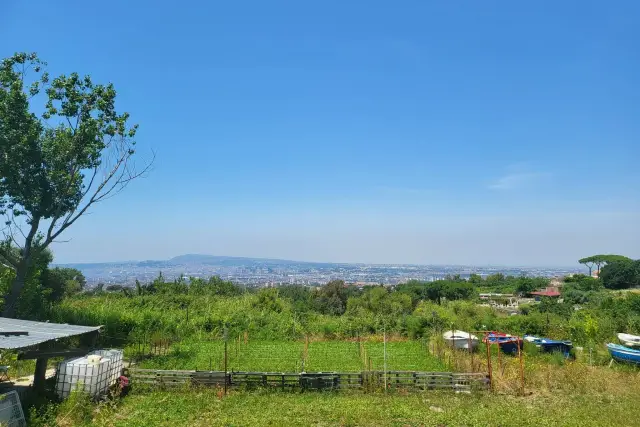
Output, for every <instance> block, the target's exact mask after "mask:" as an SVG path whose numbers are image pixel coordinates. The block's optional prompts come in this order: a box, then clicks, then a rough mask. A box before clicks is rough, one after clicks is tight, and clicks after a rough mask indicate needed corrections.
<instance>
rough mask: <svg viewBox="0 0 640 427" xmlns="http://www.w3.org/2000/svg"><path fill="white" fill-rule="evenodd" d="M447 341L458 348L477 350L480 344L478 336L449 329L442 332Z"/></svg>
mask: <svg viewBox="0 0 640 427" xmlns="http://www.w3.org/2000/svg"><path fill="white" fill-rule="evenodd" d="M442 338H444V340H445V342H446V343H447V344H448V345H450V346H451V347H453V348H456V349H458V350H471V351H473V350H475V348H476V347H477V346H478V342H479V340H478V337H476V336H475V335H471V334H470V333H468V332H464V331H447V332H445V333H444V334H442Z"/></svg>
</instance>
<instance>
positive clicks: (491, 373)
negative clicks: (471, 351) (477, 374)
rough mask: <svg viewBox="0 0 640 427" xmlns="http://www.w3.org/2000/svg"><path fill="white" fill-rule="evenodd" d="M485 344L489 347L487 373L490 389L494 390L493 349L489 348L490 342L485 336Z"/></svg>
mask: <svg viewBox="0 0 640 427" xmlns="http://www.w3.org/2000/svg"><path fill="white" fill-rule="evenodd" d="M485 344H486V345H487V371H489V388H491V390H493V372H492V371H491V349H490V348H489V340H488V339H487V337H486V336H485Z"/></svg>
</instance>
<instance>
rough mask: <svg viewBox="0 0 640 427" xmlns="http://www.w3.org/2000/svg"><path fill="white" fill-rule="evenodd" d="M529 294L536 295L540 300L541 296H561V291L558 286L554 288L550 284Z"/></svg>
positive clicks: (537, 299)
mask: <svg viewBox="0 0 640 427" xmlns="http://www.w3.org/2000/svg"><path fill="white" fill-rule="evenodd" d="M529 295H531V296H532V297H534V298H535V299H536V301H540V298H542V297H552V298H557V297H559V296H560V291H559V290H558V288H554V287H551V286H550V287H547V288H545V289H543V290H541V291H535V292H530V293H529Z"/></svg>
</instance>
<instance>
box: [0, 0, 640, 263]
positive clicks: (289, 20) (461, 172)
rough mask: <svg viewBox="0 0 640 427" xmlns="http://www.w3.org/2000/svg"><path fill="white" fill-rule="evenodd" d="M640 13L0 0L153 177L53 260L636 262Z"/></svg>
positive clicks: (89, 222) (1, 22) (558, 6)
mask: <svg viewBox="0 0 640 427" xmlns="http://www.w3.org/2000/svg"><path fill="white" fill-rule="evenodd" d="M639 20H640V2H638V1H616V2H604V1H602V2H588V1H570V2H568V1H541V2H504V1H482V2H479V1H449V2H429V1H397V2H389V1H372V0H369V1H344V0H343V1H323V2H308V1H286V2H285V1H277V0H272V1H258V0H252V1H228V2H209V1H191V0H183V1H172V2H162V1H135V0H129V1H124V0H113V1H110V2H108V3H104V6H103V5H102V4H101V3H100V2H87V1H63V0H61V1H55V2H52V1H45V0H32V1H28V2H27V1H19V0H5V1H4V2H3V6H2V13H1V14H0V56H2V57H4V56H8V55H10V54H12V53H13V52H14V51H23V50H26V51H37V52H38V53H39V54H40V56H41V57H42V58H43V59H45V60H46V61H48V62H49V70H50V72H51V73H53V74H57V73H68V72H71V71H78V72H80V73H88V74H91V75H92V76H93V78H94V79H95V80H97V81H101V82H107V81H111V82H113V83H114V84H115V85H116V88H117V90H118V106H119V108H120V109H121V110H126V111H129V112H130V113H131V114H132V118H133V119H134V120H135V121H137V122H138V123H140V131H139V134H138V135H139V137H138V141H139V146H140V154H141V155H142V156H148V154H149V152H150V150H151V149H153V150H154V151H155V152H156V155H157V158H156V162H155V167H154V169H153V171H152V173H151V174H150V175H149V176H148V177H147V178H146V179H144V180H142V181H139V182H135V183H134V184H132V185H131V187H129V188H128V189H127V190H126V192H125V193H123V194H121V195H120V196H119V197H117V198H114V199H111V200H109V201H108V202H105V203H104V204H103V205H101V206H99V207H96V208H95V209H94V210H93V213H92V215H90V216H87V217H86V218H84V219H82V220H81V222H80V223H78V224H77V225H76V226H74V228H71V229H69V230H68V232H67V234H66V237H67V238H69V239H71V241H70V242H68V243H64V244H59V245H56V246H55V247H54V251H55V253H56V261H58V262H82V261H110V260H128V259H162V258H168V257H171V256H174V255H178V254H182V253H208V254H216V255H237V256H256V257H281V258H289V259H301V260H316V261H347V262H349V261H353V262H380V263H384V262H393V263H474V264H502V265H508V264H518V265H540V264H545V265H567V264H572V263H573V262H574V261H575V260H576V259H577V258H579V257H582V256H587V255H591V254H593V253H622V254H625V255H628V256H632V257H637V258H640V167H639V159H640V26H638V22H639Z"/></svg>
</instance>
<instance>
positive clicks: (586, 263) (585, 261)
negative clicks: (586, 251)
mask: <svg viewBox="0 0 640 427" xmlns="http://www.w3.org/2000/svg"><path fill="white" fill-rule="evenodd" d="M578 263H580V264H582V265H584V266H585V267H587V268H588V269H589V276H591V272H592V271H593V266H594V265H595V262H594V261H593V257H587V258H582V259H579V260H578Z"/></svg>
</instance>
